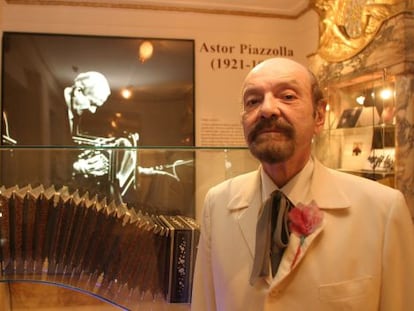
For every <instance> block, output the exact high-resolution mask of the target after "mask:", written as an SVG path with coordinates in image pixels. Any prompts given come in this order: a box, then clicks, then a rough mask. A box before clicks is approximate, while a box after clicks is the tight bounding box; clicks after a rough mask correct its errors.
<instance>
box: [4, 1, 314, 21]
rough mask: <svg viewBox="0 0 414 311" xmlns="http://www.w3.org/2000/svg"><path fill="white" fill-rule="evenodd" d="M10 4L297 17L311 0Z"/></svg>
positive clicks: (17, 2)
mask: <svg viewBox="0 0 414 311" xmlns="http://www.w3.org/2000/svg"><path fill="white" fill-rule="evenodd" d="M6 2H7V3H10V4H41V5H68V6H94V7H96V6H98V7H114V8H131V9H134V8H135V9H152V10H167V11H189V12H200V13H214V14H230V15H248V16H262V17H279V18H283V17H285V18H295V17H298V16H299V15H301V14H302V13H304V12H305V11H306V10H307V9H308V7H309V5H310V3H309V2H310V1H309V0H213V1H210V0H6Z"/></svg>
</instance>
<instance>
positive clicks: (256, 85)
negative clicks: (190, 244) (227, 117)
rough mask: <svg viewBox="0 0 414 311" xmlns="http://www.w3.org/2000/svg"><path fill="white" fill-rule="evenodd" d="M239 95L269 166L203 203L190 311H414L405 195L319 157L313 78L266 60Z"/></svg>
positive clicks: (321, 113)
mask: <svg viewBox="0 0 414 311" xmlns="http://www.w3.org/2000/svg"><path fill="white" fill-rule="evenodd" d="M242 96H243V113H242V123H243V128H244V134H245V138H246V141H247V144H248V146H249V149H250V151H251V153H252V154H253V155H254V156H255V157H256V158H257V159H258V160H259V161H260V162H261V165H260V168H259V169H258V171H255V172H251V173H248V174H244V175H241V176H238V177H235V178H233V179H230V180H227V181H225V182H223V183H221V184H219V185H217V186H215V187H213V188H212V189H211V190H210V191H209V192H208V194H207V196H206V199H205V205H204V209H203V218H202V220H201V238H200V242H199V249H198V254H197V261H196V268H195V275H194V286H193V302H192V310H194V311H205V310H209V311H213V310H219V311H259V310H288V311H296V310H297V311H303V310H307V311H312V310H315V311H325V310H330V311H331V310H332V311H336V310H364V311H373V310H383V311H385V310H387V311H397V310H407V311H408V310H413V309H414V295H412V293H411V288H412V287H413V285H414V266H413V263H414V230H413V226H412V222H411V217H410V214H409V211H408V208H407V206H406V203H405V201H404V198H403V196H402V194H401V193H400V192H399V191H397V190H394V189H392V188H389V187H386V186H383V185H380V184H378V183H375V182H373V181H370V180H367V179H363V178H360V177H356V176H353V175H349V174H345V173H341V172H338V171H334V170H331V169H328V168H326V167H324V166H323V165H322V164H321V163H320V162H318V160H317V159H315V158H314V157H313V156H312V155H311V144H312V138H313V136H314V135H316V134H318V133H319V132H320V131H321V130H322V128H323V124H324V118H325V105H326V103H325V101H324V100H323V98H322V93H321V91H320V89H319V86H318V84H317V81H316V79H315V77H314V76H313V74H312V73H311V72H310V71H309V70H308V69H307V68H305V67H303V66H302V65H300V64H298V63H296V62H294V61H292V60H289V59H285V58H274V59H269V60H266V61H264V62H262V63H261V64H259V65H258V66H256V67H255V68H254V69H253V70H252V71H251V72H250V73H249V74H248V75H247V77H246V79H245V81H244V84H243V93H242ZM269 197H270V198H271V199H270V200H269V199H268V198H269ZM273 210H275V211H276V215H273V214H272V211H273Z"/></svg>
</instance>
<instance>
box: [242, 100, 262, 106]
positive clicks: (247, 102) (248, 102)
mask: <svg viewBox="0 0 414 311" xmlns="http://www.w3.org/2000/svg"><path fill="white" fill-rule="evenodd" d="M259 102H260V100H259V98H249V99H247V100H245V101H244V106H245V107H246V108H252V107H255V106H256V105H257V104H258V103H259Z"/></svg>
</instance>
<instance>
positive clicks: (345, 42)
mask: <svg viewBox="0 0 414 311" xmlns="http://www.w3.org/2000/svg"><path fill="white" fill-rule="evenodd" d="M311 6H312V7H313V8H314V9H315V10H316V12H317V13H318V14H319V17H320V24H319V25H320V27H319V28H320V29H319V31H320V34H319V48H318V51H317V53H318V54H319V55H320V56H321V57H322V58H324V59H325V60H326V61H329V62H341V61H344V60H347V59H349V58H351V57H353V56H355V55H357V54H358V53H359V52H361V51H362V50H363V49H364V48H365V47H366V46H367V45H368V44H369V43H370V42H371V41H372V40H373V39H374V38H375V36H376V34H377V32H378V29H379V28H380V26H381V25H382V23H383V22H384V21H385V20H387V19H389V18H390V17H391V16H394V15H395V14H397V13H399V12H401V11H403V10H405V9H407V8H408V7H409V6H412V5H410V4H408V2H407V1H406V0H313V3H312V4H311Z"/></svg>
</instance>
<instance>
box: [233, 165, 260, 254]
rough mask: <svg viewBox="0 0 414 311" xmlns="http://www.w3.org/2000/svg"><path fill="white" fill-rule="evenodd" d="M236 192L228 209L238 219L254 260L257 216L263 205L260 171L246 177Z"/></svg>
mask: <svg viewBox="0 0 414 311" xmlns="http://www.w3.org/2000/svg"><path fill="white" fill-rule="evenodd" d="M236 191H237V193H235V195H234V196H233V198H232V200H231V201H230V202H229V204H228V205H227V208H228V210H229V211H230V213H233V214H234V216H235V217H236V219H237V221H238V223H239V226H240V231H241V234H242V236H243V239H244V241H245V242H246V244H247V246H248V248H249V251H250V254H251V258H252V259H253V256H254V247H255V244H256V240H255V239H256V222H257V215H258V213H259V210H260V207H261V205H262V203H261V200H262V198H261V181H260V169H259V170H257V171H254V172H252V173H250V174H248V175H246V179H245V180H244V182H241V183H240V187H239V188H238V189H237V190H236Z"/></svg>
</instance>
